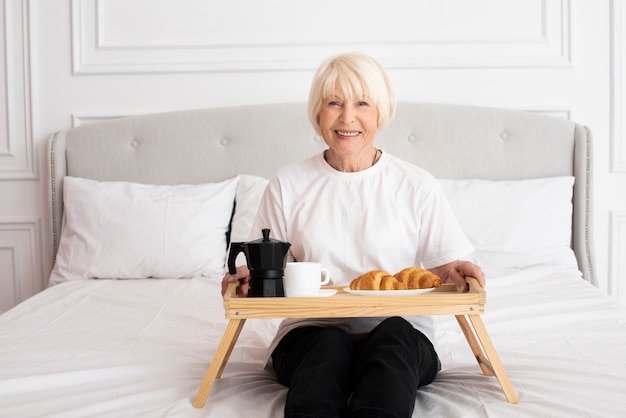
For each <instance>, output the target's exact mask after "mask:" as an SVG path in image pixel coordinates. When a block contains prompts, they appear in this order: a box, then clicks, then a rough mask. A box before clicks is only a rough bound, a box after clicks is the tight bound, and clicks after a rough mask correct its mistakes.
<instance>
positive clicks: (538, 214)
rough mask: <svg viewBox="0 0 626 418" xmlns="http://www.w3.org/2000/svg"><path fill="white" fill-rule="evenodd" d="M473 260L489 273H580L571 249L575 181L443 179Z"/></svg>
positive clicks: (443, 184)
mask: <svg viewBox="0 0 626 418" xmlns="http://www.w3.org/2000/svg"><path fill="white" fill-rule="evenodd" d="M440 183H441V185H442V187H443V190H444V192H445V194H446V196H447V198H448V201H449V202H450V205H451V207H452V210H453V211H454V213H455V214H456V216H457V219H458V220H459V223H460V224H461V226H462V228H463V230H464V231H465V234H466V235H467V237H468V238H469V240H470V241H471V242H472V244H473V245H474V248H475V253H474V255H473V261H475V262H476V263H477V264H479V265H481V266H482V267H484V268H485V267H486V268H523V267H527V266H530V265H538V264H552V265H564V266H568V267H574V268H577V267H576V266H577V264H576V259H575V256H574V253H573V251H572V250H571V248H570V245H571V230H572V194H573V184H574V177H569V176H566V177H550V178H541V179H531V180H512V181H488V180H440Z"/></svg>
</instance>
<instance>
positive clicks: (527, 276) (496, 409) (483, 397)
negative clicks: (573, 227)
mask: <svg viewBox="0 0 626 418" xmlns="http://www.w3.org/2000/svg"><path fill="white" fill-rule="evenodd" d="M559 270H561V271H557V269H556V268H549V267H536V268H528V269H525V270H523V271H515V272H508V273H506V274H504V273H502V272H500V273H497V274H489V281H488V287H487V297H488V301H487V305H486V313H485V315H484V316H483V319H484V322H485V325H486V327H487V330H488V332H489V334H490V335H491V338H492V340H493V343H494V345H495V347H496V349H497V351H498V353H499V354H500V358H501V360H502V362H503V364H504V367H505V369H506V371H507V372H508V374H509V377H510V379H511V382H512V384H513V387H514V388H515V390H516V391H517V393H518V395H519V403H518V404H517V405H511V404H509V403H507V402H506V400H505V398H504V395H503V393H502V391H501V389H500V386H499V385H498V383H497V380H496V379H495V378H494V377H488V376H483V375H482V374H481V372H480V368H479V367H478V364H477V363H476V360H475V359H474V357H473V355H472V353H471V351H470V349H469V346H468V345H467V342H466V340H465V339H464V337H463V334H462V333H461V330H460V328H459V327H458V324H457V323H456V320H455V319H454V318H453V317H436V318H435V321H434V323H435V329H436V332H435V345H436V347H437V350H438V352H439V354H440V357H441V360H442V365H443V369H442V371H441V373H440V374H439V376H438V377H437V379H436V381H435V382H434V383H433V384H431V385H429V386H427V387H425V388H423V389H421V390H420V391H419V392H418V394H417V399H416V410H415V414H414V416H416V417H417V416H429V417H516V416H523V417H618V416H623V415H624V413H626V400H625V399H624V395H625V394H626V310H624V309H622V308H619V307H618V306H617V305H616V304H614V303H613V302H611V301H610V299H609V298H607V297H606V296H604V295H602V294H601V292H600V291H598V290H597V289H595V288H593V287H592V286H591V285H589V284H588V283H587V282H584V281H583V280H582V279H580V278H576V273H575V272H571V271H570V272H563V271H562V269H559ZM219 289H220V284H219V280H208V279H185V280H168V279H160V280H126V281H112V280H84V281H74V282H67V283H64V284H60V285H57V286H53V287H51V288H49V289H47V290H45V291H44V292H42V293H40V294H38V295H36V296H34V297H33V298H31V299H29V300H27V301H25V302H24V303H22V304H20V305H18V306H17V307H15V308H14V309H12V310H10V311H9V312H7V313H5V314H3V315H2V316H0V416H7V417H34V416H59V417H86V416H90V417H91V416H112V417H113V416H115V417H122V416H123V417H137V416H139V417H204V416H211V417H220V418H229V417H251V416H254V417H278V416H282V409H283V405H284V400H285V395H286V389H285V388H283V387H282V386H281V385H279V384H278V383H276V382H275V380H274V378H273V375H272V373H271V372H268V371H266V370H263V368H262V367H263V364H262V360H263V357H264V354H265V347H266V346H267V345H268V344H269V342H270V341H271V339H272V337H273V335H274V332H275V329H276V327H277V325H278V323H279V322H280V320H278V319H273V320H265V319H255V320H248V321H247V323H246V325H245V326H244V329H243V331H242V334H241V336H240V338H239V341H238V343H237V345H236V346H235V349H234V351H233V353H232V355H231V359H230V361H229V363H228V365H227V366H226V369H225V370H224V373H223V376H222V379H220V380H218V381H216V383H215V385H214V386H213V389H212V390H211V393H210V395H209V398H208V400H207V404H206V406H205V407H204V408H203V409H195V408H193V406H192V401H193V399H194V398H195V395H196V392H197V390H198V388H199V386H200V383H201V381H202V378H203V377H204V373H205V372H206V369H207V367H208V364H209V362H210V360H211V359H212V357H213V354H214V352H215V349H216V347H217V343H218V342H219V340H220V339H221V336H222V333H223V331H224V328H225V326H226V320H225V319H224V314H223V309H222V304H221V296H220V293H219ZM354 297H359V296H354Z"/></svg>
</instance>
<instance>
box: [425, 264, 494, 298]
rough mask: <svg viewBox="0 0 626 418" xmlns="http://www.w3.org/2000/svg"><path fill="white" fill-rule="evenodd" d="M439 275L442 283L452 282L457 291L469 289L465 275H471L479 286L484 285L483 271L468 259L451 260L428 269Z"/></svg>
mask: <svg viewBox="0 0 626 418" xmlns="http://www.w3.org/2000/svg"><path fill="white" fill-rule="evenodd" d="M428 270H430V271H432V272H433V273H435V274H436V275H437V276H439V277H441V281H442V282H443V283H454V284H456V289H457V290H458V291H459V292H466V291H467V290H468V289H469V286H468V285H467V281H466V280H465V278H466V277H473V278H475V279H476V280H477V281H478V284H479V285H480V287H483V288H484V287H485V273H484V272H483V270H482V269H481V268H480V267H479V266H477V265H476V264H474V263H472V262H470V261H458V260H457V261H453V262H452V263H448V264H444V265H442V266H439V267H434V268H431V269H428Z"/></svg>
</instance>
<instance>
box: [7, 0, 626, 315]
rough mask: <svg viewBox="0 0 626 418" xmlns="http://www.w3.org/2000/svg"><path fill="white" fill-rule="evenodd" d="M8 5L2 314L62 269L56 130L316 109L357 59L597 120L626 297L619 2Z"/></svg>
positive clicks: (600, 226) (603, 193)
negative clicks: (51, 139)
mask: <svg viewBox="0 0 626 418" xmlns="http://www.w3.org/2000/svg"><path fill="white" fill-rule="evenodd" d="M383 4H385V5H384V7H383ZM0 9H1V10H2V12H3V13H2V16H1V17H0V19H1V20H0V23H1V25H2V26H0V28H1V30H0V60H1V62H0V71H2V72H0V76H1V80H2V83H0V99H2V100H0V127H1V129H0V196H1V200H0V311H2V310H6V309H8V308H9V307H11V306H13V305H14V304H16V303H18V302H20V301H22V300H24V299H26V298H28V297H29V296H31V295H33V294H34V293H36V292H38V291H40V290H41V289H42V288H43V287H44V285H45V282H46V278H47V275H48V273H49V271H50V269H51V268H52V259H51V255H50V254H51V245H50V241H51V238H50V233H49V229H50V225H49V220H48V215H47V194H46V190H47V189H46V186H47V185H46V181H45V179H46V175H47V171H46V166H45V152H46V138H47V135H49V134H50V133H51V132H53V131H55V130H59V129H66V128H69V127H71V126H73V125H77V124H81V123H90V122H93V121H97V120H99V119H102V118H109V117H116V116H122V115H132V114H140V113H149V112H155V111H167V110H176V109H189V108H198V107H214V106H223V105H237V104H250V103H265V102H283V101H305V100H306V97H307V93H308V87H309V82H310V80H311V77H312V73H313V71H314V69H315V68H316V67H317V65H318V64H319V62H320V61H321V60H322V59H323V58H325V57H326V56H328V55H330V54H334V53H339V52H345V51H352V50H360V51H363V52H367V53H369V54H371V55H373V56H375V57H376V58H378V59H379V60H380V61H381V62H382V63H383V64H384V65H385V66H386V67H387V68H388V69H389V71H390V74H391V76H392V78H393V81H394V84H395V86H396V89H397V91H398V96H399V99H400V100H413V101H425V102H449V103H465V104H476V105H487V106H498V107H507V108H514V109H523V110H530V111H538V112H545V113H550V114H555V115H558V116H563V117H566V118H569V119H572V120H575V121H577V122H579V123H583V124H586V125H588V126H589V127H590V128H591V129H592V132H593V134H594V139H595V148H594V156H593V163H594V164H595V167H596V178H595V180H594V185H595V193H594V196H593V197H594V201H595V214H594V217H593V221H594V225H595V229H594V241H595V247H596V250H597V259H596V261H597V265H596V267H597V271H598V286H599V287H600V288H602V289H603V290H605V291H606V292H608V293H611V294H613V295H614V296H615V298H616V299H620V300H621V301H622V302H624V303H626V257H625V255H626V192H625V191H626V139H624V135H623V131H624V129H626V110H625V109H626V81H625V80H624V75H623V72H624V65H626V6H624V5H622V2H621V0H613V1H609V0H543V1H541V0H474V1H471V2H468V1H464V0H438V1H433V0H419V1H418V0H396V1H394V2H385V3H383V2H380V1H379V0H360V1H357V0H343V1H331V0H316V1H298V2H294V1H289V0H268V1H263V2H261V1H252V0H229V1H228V2H226V1H222V2H208V1H202V0H178V1H168V0H100V1H96V0H0ZM242 123H245V121H242ZM620 284H621V288H620Z"/></svg>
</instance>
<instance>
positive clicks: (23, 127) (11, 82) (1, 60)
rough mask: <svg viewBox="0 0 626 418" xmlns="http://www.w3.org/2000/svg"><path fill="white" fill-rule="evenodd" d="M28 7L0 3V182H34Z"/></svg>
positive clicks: (5, 1) (0, 0)
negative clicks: (19, 180)
mask: <svg viewBox="0 0 626 418" xmlns="http://www.w3.org/2000/svg"><path fill="white" fill-rule="evenodd" d="M28 6H29V3H28V2H18V1H13V0H0V8H1V10H0V12H1V15H0V20H1V23H2V24H1V25H0V68H1V70H0V180H4V179H34V178H37V173H38V167H37V166H36V164H35V151H34V145H33V137H32V135H31V113H32V109H31V107H30V85H29V83H30V68H29V53H30V50H29V32H28V31H29V21H28V20H29V7H28Z"/></svg>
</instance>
